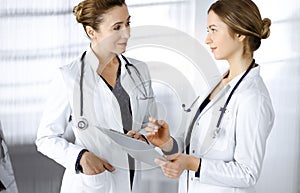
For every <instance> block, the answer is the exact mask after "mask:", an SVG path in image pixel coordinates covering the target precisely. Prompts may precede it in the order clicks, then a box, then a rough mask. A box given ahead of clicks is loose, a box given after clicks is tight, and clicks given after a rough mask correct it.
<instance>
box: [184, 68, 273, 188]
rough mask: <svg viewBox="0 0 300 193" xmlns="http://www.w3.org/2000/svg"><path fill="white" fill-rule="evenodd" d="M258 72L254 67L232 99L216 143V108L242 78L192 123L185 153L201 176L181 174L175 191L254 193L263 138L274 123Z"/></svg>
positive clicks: (261, 155)
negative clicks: (194, 159)
mask: <svg viewBox="0 0 300 193" xmlns="http://www.w3.org/2000/svg"><path fill="white" fill-rule="evenodd" d="M259 71H260V67H255V68H253V69H252V70H251V71H250V72H249V74H248V75H247V76H246V77H245V78H244V80H243V81H242V82H241V84H240V85H239V87H238V88H237V90H236V91H235V92H234V94H233V95H232V98H231V100H230V102H229V104H228V106H227V110H226V112H225V114H224V117H223V120H222V123H221V128H222V129H221V130H220V133H219V135H218V136H217V137H216V138H215V139H214V138H213V131H214V129H215V128H216V125H217V121H218V118H219V116H220V111H219V109H220V107H223V105H224V104H225V101H226V99H227V97H228V95H229V93H230V91H231V90H232V89H233V87H234V85H235V84H236V83H237V81H238V80H239V79H240V77H241V76H242V74H241V75H239V76H238V77H236V78H234V79H233V80H231V81H230V82H229V83H228V84H227V85H226V86H225V88H223V90H222V91H220V92H219V93H218V95H217V96H216V97H215V98H214V99H213V100H212V101H211V102H210V103H209V104H208V105H207V106H206V107H205V108H204V110H203V111H202V113H201V114H200V116H199V117H198V119H197V120H196V122H195V126H194V128H193V131H192V135H191V141H190V154H191V155H193V156H196V157H199V158H201V159H202V162H201V168H200V176H199V177H195V172H193V171H189V172H187V171H185V172H184V173H183V174H182V175H181V178H180V185H179V192H182V193H183V192H185V193H186V192H188V193H202V192H203V193H254V192H255V188H254V185H255V184H256V182H257V180H258V178H259V175H260V172H261V168H262V165H263V159H264V154H265V148H266V140H267V138H268V135H269V133H270V131H271V128H272V126H273V122H274V111H273V107H272V103H271V99H270V96H269V93H268V91H267V88H266V86H265V84H264V82H263V80H262V78H261V77H260V75H259ZM187 178H188V180H187ZM187 183H188V184H187ZM187 190H188V191H187Z"/></svg>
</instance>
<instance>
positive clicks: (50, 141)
mask: <svg viewBox="0 0 300 193" xmlns="http://www.w3.org/2000/svg"><path fill="white" fill-rule="evenodd" d="M48 97H49V98H48V101H47V103H46V106H45V110H44V113H43V116H42V119H41V122H40V125H39V128H38V132H37V139H36V146H37V149H38V151H39V152H41V153H43V154H44V155H46V156H48V157H49V158H51V159H53V160H55V161H56V162H57V163H59V164H61V165H62V166H64V167H65V168H67V169H74V172H75V162H76V158H77V156H78V154H79V152H80V151H81V150H82V149H83V148H82V147H80V146H77V145H74V144H73V143H70V142H68V141H67V140H66V139H64V138H63V134H64V133H65V131H66V128H67V126H68V121H69V117H70V115H71V107H70V104H69V100H68V97H67V88H66V86H65V83H64V80H63V77H62V74H61V72H58V73H57V75H56V77H55V79H54V80H53V81H52V82H51V84H50V89H49V94H48Z"/></svg>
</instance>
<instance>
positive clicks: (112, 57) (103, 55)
mask: <svg viewBox="0 0 300 193" xmlns="http://www.w3.org/2000/svg"><path fill="white" fill-rule="evenodd" d="M91 49H92V50H93V52H94V54H95V55H96V57H97V59H98V61H99V64H98V69H97V73H98V74H102V72H103V71H104V69H105V68H110V67H112V66H114V65H116V64H119V62H118V59H117V58H116V57H117V56H116V54H115V53H112V52H107V51H105V50H99V49H98V50H96V49H94V48H93V46H91Z"/></svg>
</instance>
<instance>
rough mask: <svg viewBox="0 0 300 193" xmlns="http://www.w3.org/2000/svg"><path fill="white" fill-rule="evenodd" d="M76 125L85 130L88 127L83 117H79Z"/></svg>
mask: <svg viewBox="0 0 300 193" xmlns="http://www.w3.org/2000/svg"><path fill="white" fill-rule="evenodd" d="M77 127H78V129H80V130H85V129H87V128H88V121H87V120H86V118H84V117H79V119H78V122H77Z"/></svg>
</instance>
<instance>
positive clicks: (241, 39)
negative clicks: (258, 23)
mask: <svg viewBox="0 0 300 193" xmlns="http://www.w3.org/2000/svg"><path fill="white" fill-rule="evenodd" d="M235 35H236V37H237V39H238V40H239V41H241V42H242V41H244V39H245V38H246V36H245V35H241V34H235Z"/></svg>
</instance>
